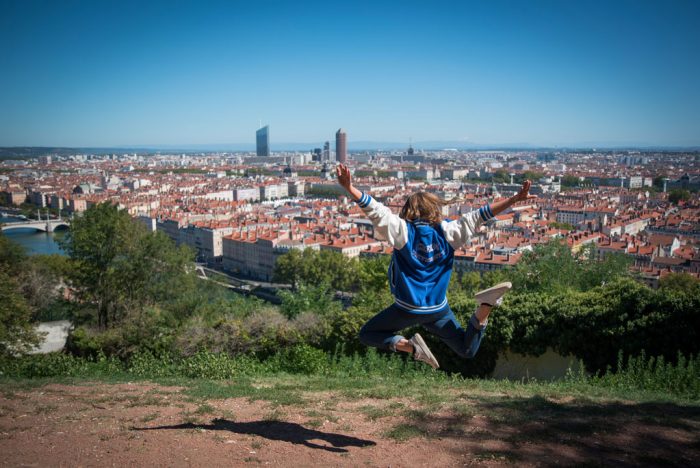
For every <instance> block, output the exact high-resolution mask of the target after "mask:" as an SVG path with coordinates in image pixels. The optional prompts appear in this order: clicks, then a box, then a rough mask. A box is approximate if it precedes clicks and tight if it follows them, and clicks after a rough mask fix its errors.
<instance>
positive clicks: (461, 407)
mask: <svg viewBox="0 0 700 468" xmlns="http://www.w3.org/2000/svg"><path fill="white" fill-rule="evenodd" d="M450 411H451V412H452V413H453V414H454V415H455V417H457V418H462V419H465V420H467V419H471V418H472V417H474V415H475V414H476V413H477V410H476V407H474V405H470V404H468V403H462V402H458V403H454V404H453V405H452V406H451V407H450Z"/></svg>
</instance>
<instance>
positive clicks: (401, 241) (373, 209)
mask: <svg viewBox="0 0 700 468" xmlns="http://www.w3.org/2000/svg"><path fill="white" fill-rule="evenodd" d="M357 204H358V205H360V208H362V211H364V212H365V214H366V215H367V217H368V218H369V219H370V221H372V224H373V225H374V237H375V238H376V239H378V240H385V241H387V242H388V243H389V244H390V245H391V246H392V247H394V248H395V249H397V250H398V249H401V248H403V246H405V245H406V243H407V242H408V228H407V227H406V221H404V220H403V219H401V218H399V217H398V215H395V214H394V213H392V211H391V210H390V209H389V208H388V207H386V206H384V205H383V204H381V203H379V202H378V201H377V200H375V199H374V198H372V197H370V196H369V195H367V194H366V193H363V194H362V197H360V199H359V200H358V201H357Z"/></svg>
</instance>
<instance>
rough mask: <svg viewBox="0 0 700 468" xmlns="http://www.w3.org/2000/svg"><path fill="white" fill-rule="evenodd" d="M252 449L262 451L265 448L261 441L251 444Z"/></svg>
mask: <svg viewBox="0 0 700 468" xmlns="http://www.w3.org/2000/svg"><path fill="white" fill-rule="evenodd" d="M250 447H251V448H252V449H253V450H260V449H261V448H262V447H263V443H262V442H261V441H259V440H254V441H253V442H251V443H250Z"/></svg>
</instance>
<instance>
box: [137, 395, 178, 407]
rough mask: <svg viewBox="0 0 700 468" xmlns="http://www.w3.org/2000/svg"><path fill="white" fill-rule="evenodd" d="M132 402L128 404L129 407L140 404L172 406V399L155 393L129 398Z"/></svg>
mask: <svg viewBox="0 0 700 468" xmlns="http://www.w3.org/2000/svg"><path fill="white" fill-rule="evenodd" d="M127 399H128V400H130V402H129V403H128V404H127V405H126V407H127V408H134V407H138V406H170V403H171V402H170V401H166V400H163V399H162V398H158V397H156V396H154V395H146V396H138V395H137V396H132V397H129V398H127Z"/></svg>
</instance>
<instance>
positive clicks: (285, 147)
mask: <svg viewBox="0 0 700 468" xmlns="http://www.w3.org/2000/svg"><path fill="white" fill-rule="evenodd" d="M320 146H322V144H321V143H319V142H316V143H278V144H274V143H273V144H272V145H271V148H272V151H311V150H312V149H313V148H317V147H320ZM412 146H413V147H414V148H415V149H416V150H443V149H447V148H451V149H457V150H463V151H464V150H472V151H487V150H493V151H497V150H501V151H518V150H528V151H562V150H565V151H593V150H597V151H606V150H607V151H612V150H614V151H668V152H678V151H683V152H696V151H700V146H690V147H671V146H633V145H611V146H594V145H590V146H587V145H581V146H558V147H545V146H534V145H529V144H527V143H513V144H507V145H490V144H476V143H469V142H465V141H416V142H414V143H413V145H412ZM407 148H408V144H407V143H397V142H389V141H384V142H383V141H349V142H348V149H349V150H350V151H376V150H383V151H400V150H405V149H407ZM254 150H255V148H254V146H252V145H250V144H238V143H230V144H225V143H222V144H206V145H182V146H175V145H162V146H156V145H153V146H150V145H144V146H131V147H112V148H99V147H95V148H69V147H53V146H6V147H0V160H4V159H29V158H37V157H39V156H45V155H59V156H66V155H71V154H112V153H116V154H122V153H140V154H144V153H146V154H148V153H150V154H155V153H202V152H215V151H226V152H243V151H246V152H250V151H254Z"/></svg>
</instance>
